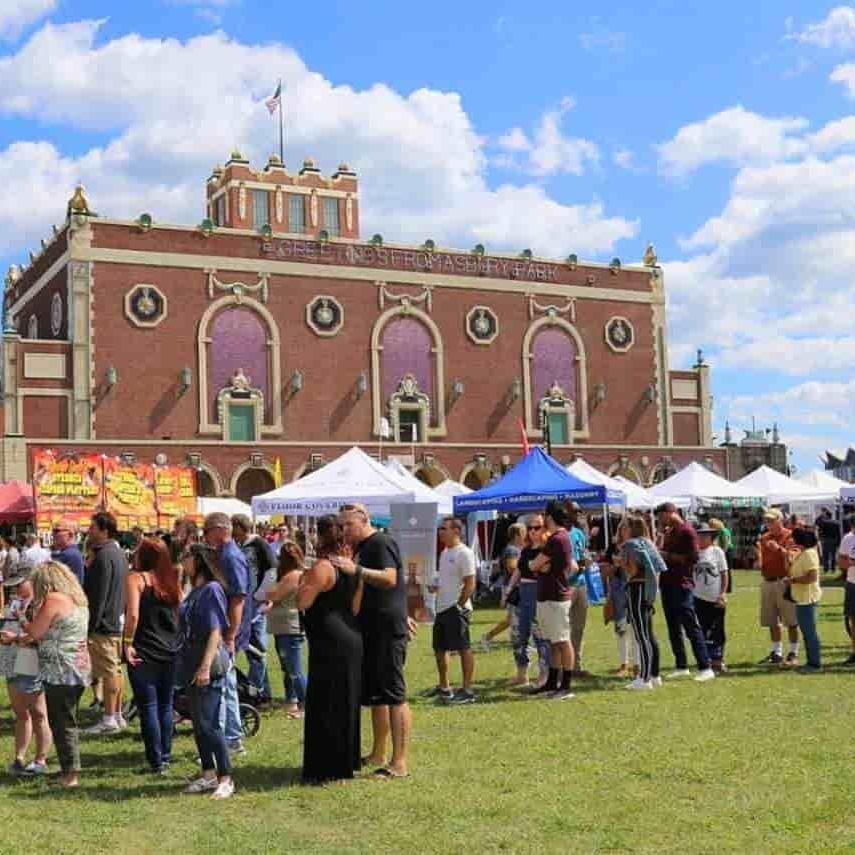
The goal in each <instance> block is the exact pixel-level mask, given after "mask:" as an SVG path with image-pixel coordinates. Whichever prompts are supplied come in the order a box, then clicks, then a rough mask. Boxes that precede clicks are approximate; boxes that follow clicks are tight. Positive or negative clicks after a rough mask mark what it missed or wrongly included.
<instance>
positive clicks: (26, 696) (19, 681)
mask: <svg viewBox="0 0 855 855" xmlns="http://www.w3.org/2000/svg"><path fill="white" fill-rule="evenodd" d="M3 587H5V588H6V589H7V590H10V591H13V592H14V595H13V596H12V597H11V598H10V600H9V604H8V605H7V606H6V608H5V609H4V610H3V617H2V618H0V645H2V646H1V647H0V675H3V676H5V677H6V687H7V689H8V691H9V702H10V703H11V705H12V711H13V712H14V713H15V759H14V761H13V762H12V763H11V764H10V766H9V774H10V775H15V776H16V777H19V778H34V777H36V776H38V775H44V774H45V772H47V755H48V752H49V751H50V749H51V745H52V744H53V739H52V738H51V733H50V727H49V725H48V718H47V705H46V704H45V693H44V690H43V687H42V681H41V678H40V677H39V674H38V661H37V660H38V654H37V653H36V650H35V648H33V647H29V648H27V647H19V646H18V645H17V643H16V642H17V641H18V638H19V637H20V635H21V634H22V632H23V631H22V629H21V621H22V620H32V618H33V585H32V583H31V582H30V571H29V569H28V568H22V567H21V566H20V565H19V567H18V570H17V571H16V572H15V575H14V576H10V577H9V578H8V579H6V580H4V582H3ZM33 657H35V658H36V661H35V662H31V661H28V660H30V659H32V658H33ZM22 660H23V661H22ZM33 665H35V667H32V666H33ZM33 671H35V672H36V673H33ZM23 672H27V673H23ZM34 735H35V739H36V756H35V758H34V759H33V760H32V761H31V762H29V763H27V760H26V758H27V750H28V749H29V747H30V742H31V741H32V738H33V736H34Z"/></svg>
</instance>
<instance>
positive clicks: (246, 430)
mask: <svg viewBox="0 0 855 855" xmlns="http://www.w3.org/2000/svg"><path fill="white" fill-rule="evenodd" d="M229 439H230V440H231V441H232V442H255V441H256V437H255V407H248V406H247V405H246V404H229Z"/></svg>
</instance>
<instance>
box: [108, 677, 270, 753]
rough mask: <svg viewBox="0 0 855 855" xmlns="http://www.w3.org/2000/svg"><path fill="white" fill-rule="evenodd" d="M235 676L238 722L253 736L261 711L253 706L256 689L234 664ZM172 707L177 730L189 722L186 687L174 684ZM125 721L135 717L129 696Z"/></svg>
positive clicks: (135, 709)
mask: <svg viewBox="0 0 855 855" xmlns="http://www.w3.org/2000/svg"><path fill="white" fill-rule="evenodd" d="M235 676H236V677H237V689H238V702H239V703H238V706H239V708H240V724H241V730H243V735H244V736H245V737H247V738H249V737H251V736H255V735H256V733H258V731H259V729H260V728H261V713H260V712H259V711H258V708H257V707H256V706H254V701H257V698H256V695H257V691H256V689H255V688H254V687H253V686H251V685H250V683H249V678H248V677H247V676H246V674H244V672H243V671H241V669H240V668H238V667H237V665H235ZM172 707H173V713H172V716H173V724H172V726H173V730H174V732H176V733H177V732H178V725H179V724H183V723H185V722H186V723H188V724H189V723H190V720H191V717H190V705H189V703H188V700H187V687H186V686H176V687H175V695H174V697H173V701H172ZM123 714H124V716H125V719H126V720H127V721H133V720H134V719H135V718H136V717H137V705H136V703H135V702H134V699H133V698H131V699H130V700H129V701H128V702H127V703H126V704H125V708H124V711H123Z"/></svg>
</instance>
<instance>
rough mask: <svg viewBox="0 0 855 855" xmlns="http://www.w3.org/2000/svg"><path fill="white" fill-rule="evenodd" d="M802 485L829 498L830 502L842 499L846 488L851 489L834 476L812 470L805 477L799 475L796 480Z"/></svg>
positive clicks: (822, 471) (820, 470) (818, 470)
mask: <svg viewBox="0 0 855 855" xmlns="http://www.w3.org/2000/svg"><path fill="white" fill-rule="evenodd" d="M796 480H797V481H799V482H800V483H802V484H806V485H807V486H808V487H810V488H812V489H813V490H814V491H816V492H817V493H822V494H823V495H825V496H827V497H828V501H836V500H837V499H838V498H839V497H840V491H841V490H842V489H843V488H844V487H851V486H852V485H851V484H847V483H846V481H841V480H840V479H839V478H835V477H834V476H833V475H829V473H828V472H825V471H824V470H823V469H812V470H811V471H810V472H806V473H805V474H804V475H799V477H798V478H796Z"/></svg>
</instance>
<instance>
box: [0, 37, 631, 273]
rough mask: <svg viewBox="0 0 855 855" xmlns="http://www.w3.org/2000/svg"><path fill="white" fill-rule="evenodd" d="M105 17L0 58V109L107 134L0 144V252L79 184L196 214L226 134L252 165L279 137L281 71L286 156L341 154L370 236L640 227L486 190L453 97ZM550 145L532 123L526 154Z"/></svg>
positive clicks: (560, 249)
mask: <svg viewBox="0 0 855 855" xmlns="http://www.w3.org/2000/svg"><path fill="white" fill-rule="evenodd" d="M100 27H101V23H100V22H97V21H80V22H76V23H72V24H65V25H62V26H53V25H50V24H47V25H45V26H44V27H43V28H42V29H41V30H39V31H38V32H37V33H36V34H35V35H34V36H33V37H32V38H30V40H29V41H28V42H27V43H25V44H24V45H23V46H22V47H21V48H20V50H18V52H17V53H15V54H14V55H10V56H7V57H4V58H0V115H3V114H5V115H13V116H20V117H23V118H27V119H36V120H42V121H45V122H50V123H55V124H60V125H63V126H71V127H74V128H83V129H94V130H97V131H100V132H102V133H104V134H106V135H107V136H108V141H107V142H106V143H105V144H104V145H102V146H99V147H96V148H93V149H91V150H90V151H88V152H86V153H85V154H83V155H81V156H79V157H70V156H68V155H65V154H63V153H62V152H61V151H60V150H58V149H57V148H56V147H55V146H53V145H49V144H47V143H17V144H14V145H12V146H10V147H9V148H7V149H6V150H5V151H0V174H5V175H7V176H8V177H9V180H10V181H12V182H13V184H12V186H18V184H20V185H21V189H20V192H16V193H15V197H14V198H26V199H27V203H28V204H27V205H26V206H23V205H22V206H17V207H15V208H14V209H13V210H12V211H10V212H9V213H8V214H7V220H6V228H4V229H3V231H2V233H0V253H2V252H3V251H6V250H10V249H11V248H12V246H13V245H14V246H15V247H17V248H20V247H21V243H22V241H24V240H29V241H33V240H34V239H37V238H38V237H41V236H42V235H43V234H44V233H45V231H46V229H47V226H48V224H49V223H50V222H51V221H54V220H57V219H58V218H59V217H60V216H62V214H63V213H64V210H65V203H66V200H67V198H68V196H69V195H70V191H71V188H72V185H73V183H74V182H75V181H77V180H82V181H83V182H84V183H85V184H86V186H87V189H88V191H89V195H90V201H91V204H92V205H93V207H94V208H95V209H96V210H98V211H99V212H101V213H104V214H108V215H112V216H124V217H129V216H136V215H137V214H138V213H139V212H140V211H141V210H150V211H151V213H152V214H153V215H154V217H155V219H158V220H161V221H173V222H175V221H177V222H185V223H193V222H196V221H197V220H198V218H199V217H200V216H201V211H202V205H203V201H204V181H205V179H206V178H207V176H208V175H209V174H210V170H211V167H212V166H213V165H214V163H215V162H217V161H221V160H223V159H224V158H225V157H226V156H227V155H228V152H230V151H231V150H232V148H233V147H234V145H235V144H237V145H239V146H240V147H241V149H242V151H243V153H244V154H245V155H247V156H248V157H250V158H251V159H252V160H253V162H255V163H256V164H259V163H263V162H264V161H265V160H266V156H267V154H268V153H269V152H270V151H273V150H275V148H276V147H277V146H276V143H277V139H276V136H277V135H276V128H275V123H274V122H273V121H272V120H271V119H270V118H269V116H268V114H267V111H266V110H265V108H264V106H263V104H262V103H261V102H262V100H263V98H264V97H266V96H268V95H269V94H270V87H271V86H272V85H273V81H275V80H276V79H277V78H279V77H281V78H282V81H283V103H284V108H285V120H286V129H287V130H286V133H287V143H286V161H287V162H288V164H289V166H290V167H291V168H294V167H296V166H297V165H298V164H299V163H300V162H301V161H302V158H303V157H304V156H306V155H311V156H313V157H315V158H316V159H317V161H318V163H319V164H320V165H321V167H322V168H323V169H325V170H329V171H332V170H333V169H334V167H335V165H336V164H338V163H339V162H340V161H342V160H346V161H348V162H349V163H351V164H352V165H353V166H354V167H355V168H356V169H357V171H358V172H359V175H360V181H361V184H362V194H361V195H362V212H361V213H362V216H361V221H362V225H363V229H364V233H366V234H371V233H372V232H374V231H379V232H382V233H384V234H386V235H387V236H389V237H393V238H396V239H401V240H423V239H425V238H426V237H433V238H434V239H436V240H438V241H441V242H443V243H446V244H448V245H455V244H456V245H462V246H470V245H472V244H473V243H475V242H478V241H482V242H488V243H490V244H493V247H494V248H496V249H498V248H499V247H500V246H501V247H502V248H508V249H513V248H519V247H524V246H530V247H531V248H532V249H533V250H534V251H535V252H538V253H542V254H546V255H559V256H560V255H561V254H563V253H566V252H569V251H571V250H572V251H574V252H579V253H586V254H594V253H605V252H608V251H610V250H611V249H612V247H613V245H614V243H615V242H616V241H617V240H620V239H622V238H625V237H631V236H633V235H634V234H635V233H636V231H637V228H638V224H637V223H635V222H632V221H628V220H626V219H622V218H619V217H609V216H607V215H606V214H605V212H604V210H603V207H602V205H601V204H600V203H599V202H597V201H596V200H594V201H588V202H586V203H584V204H562V203H559V202H557V201H556V200H554V199H552V198H550V197H549V196H548V195H547V194H546V193H545V192H544V191H543V190H542V189H541V188H540V187H538V186H536V185H528V184H522V185H511V184H508V185H504V186H501V187H498V188H496V189H493V188H491V187H490V186H489V184H488V182H487V177H486V168H487V159H486V156H485V154H484V150H483V149H484V145H485V142H484V140H483V138H482V137H481V136H479V135H478V133H477V132H476V130H475V129H474V127H473V126H472V123H471V120H470V118H469V116H468V115H467V113H466V111H465V110H464V108H463V106H462V103H461V99H460V96H459V95H458V94H457V93H454V92H440V91H437V90H432V89H419V90H416V91H414V92H411V93H409V94H407V95H403V94H400V93H398V92H396V91H394V90H393V89H391V88H390V87H388V86H386V85H383V84H375V85H373V86H371V87H370V88H368V89H361V90H356V89H353V88H351V87H349V86H336V85H334V84H332V83H330V82H329V81H328V80H326V79H325V78H324V77H323V76H322V75H320V74H318V73H316V72H313V71H311V70H310V69H308V68H306V66H305V65H304V63H303V61H302V60H301V58H300V57H299V56H298V55H297V54H296V53H295V52H294V51H293V50H291V49H290V48H288V47H285V46H283V45H281V44H275V43H268V44H264V45H251V44H243V43H241V42H239V41H237V40H234V39H231V38H229V37H227V36H226V35H225V34H223V33H221V32H217V33H213V34H211V35H206V36H201V37H197V38H193V39H189V40H187V41H180V40H177V39H155V38H145V37H142V36H139V35H126V36H123V37H121V38H116V39H112V40H107V41H99V38H98V37H99V31H100ZM176 81H181V85H180V86H178V85H176V83H175V82H176ZM564 108H565V107H564V105H562V109H564ZM566 109H569V106H567V107H566ZM544 140H545V142H544ZM548 142H549V137H548V134H547V135H546V137H544V136H543V134H540V132H539V135H538V136H537V137H536V139H535V142H534V143H533V149H532V156H534V152H536V151H539V150H540V149H542V148H543V146H544V145H545V144H546V143H548ZM556 146H557V147H558V148H559V149H560V148H561V144H560V140H559V141H557V142H556ZM539 147H540V148H539ZM537 157H538V158H539V160H538V161H537V162H540V163H549V160H548V158H547V160H546V161H544V160H543V158H544V157H545V155H544V154H542V153H541V154H538V155H537ZM28 158H32V160H33V162H32V163H30V162H28ZM19 175H24V176H26V180H24V178H19V177H18V176H19ZM15 182H17V183H15ZM5 186H6V187H7V191H8V188H9V185H8V184H7V185H5ZM8 192H11V191H8Z"/></svg>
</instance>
